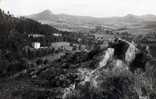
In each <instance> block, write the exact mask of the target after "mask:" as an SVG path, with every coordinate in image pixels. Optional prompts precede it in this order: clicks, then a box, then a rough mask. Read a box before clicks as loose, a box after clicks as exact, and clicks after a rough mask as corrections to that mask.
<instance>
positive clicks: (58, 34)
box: [53, 33, 62, 37]
mask: <svg viewBox="0 0 156 99" xmlns="http://www.w3.org/2000/svg"><path fill="white" fill-rule="evenodd" d="M53 36H57V37H58V36H62V34H60V33H54V34H53Z"/></svg>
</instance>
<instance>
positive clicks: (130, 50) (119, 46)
mask: <svg viewBox="0 0 156 99" xmlns="http://www.w3.org/2000/svg"><path fill="white" fill-rule="evenodd" d="M149 57H150V53H149V48H148V46H142V47H138V46H137V44H135V43H134V42H129V41H126V40H123V39H120V38H115V39H113V40H111V41H110V42H109V45H108V48H107V50H106V51H105V54H104V55H103V58H102V60H101V61H100V62H99V67H102V66H104V67H105V66H107V67H108V63H112V62H113V61H115V62H114V63H115V64H113V67H115V68H116V67H120V68H121V67H122V68H123V66H122V65H123V63H124V64H126V65H124V66H127V68H129V69H130V70H132V71H134V70H135V69H137V68H141V69H143V70H144V71H145V66H146V63H147V62H148V61H149Z"/></svg>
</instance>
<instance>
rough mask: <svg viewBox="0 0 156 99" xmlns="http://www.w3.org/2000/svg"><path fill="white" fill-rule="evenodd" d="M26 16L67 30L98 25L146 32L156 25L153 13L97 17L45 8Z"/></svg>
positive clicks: (83, 29) (88, 28)
mask: <svg viewBox="0 0 156 99" xmlns="http://www.w3.org/2000/svg"><path fill="white" fill-rule="evenodd" d="M26 17H27V18H30V19H33V20H36V21H39V22H41V23H44V24H49V25H51V26H54V27H55V28H57V29H60V30H67V31H86V30H91V29H95V27H96V26H103V27H104V28H111V29H115V30H118V29H120V28H126V29H129V30H137V31H139V30H138V29H140V30H143V31H144V30H145V31H144V32H146V30H147V32H148V31H149V30H150V31H151V30H153V31H154V30H155V26H156V16H155V15H152V14H149V15H142V16H137V15H133V14H128V15H126V16H123V17H104V18H97V17H90V16H74V15H68V14H54V13H52V12H51V11H50V10H44V11H42V12H40V13H37V14H32V15H29V16H26ZM137 31H136V32H137ZM132 32H133V31H132ZM134 32H135V31H134ZM140 32H142V31H140Z"/></svg>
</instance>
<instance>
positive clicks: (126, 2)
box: [0, 0, 156, 18]
mask: <svg viewBox="0 0 156 99" xmlns="http://www.w3.org/2000/svg"><path fill="white" fill-rule="evenodd" d="M155 2H156V1H154V0H150V2H149V1H148V0H137V1H136V0H116V1H113V0H109V1H108V0H79V1H78V0H77V1H76V0H55V1H51V0H46V2H45V0H39V1H37V0H33V1H32V0H14V1H13V0H0V8H1V9H2V10H4V11H5V12H6V11H9V12H10V13H11V14H13V15H15V16H28V15H32V14H37V13H40V12H42V11H45V10H47V9H48V10H50V11H51V12H52V13H54V14H67V15H73V16H89V17H97V18H103V17H123V16H126V15H135V16H142V15H156V8H154V6H155V5H154V4H155Z"/></svg>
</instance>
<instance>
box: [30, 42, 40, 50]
mask: <svg viewBox="0 0 156 99" xmlns="http://www.w3.org/2000/svg"><path fill="white" fill-rule="evenodd" d="M40 46H41V43H40V42H33V43H32V47H33V48H35V49H39V48H40Z"/></svg>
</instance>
